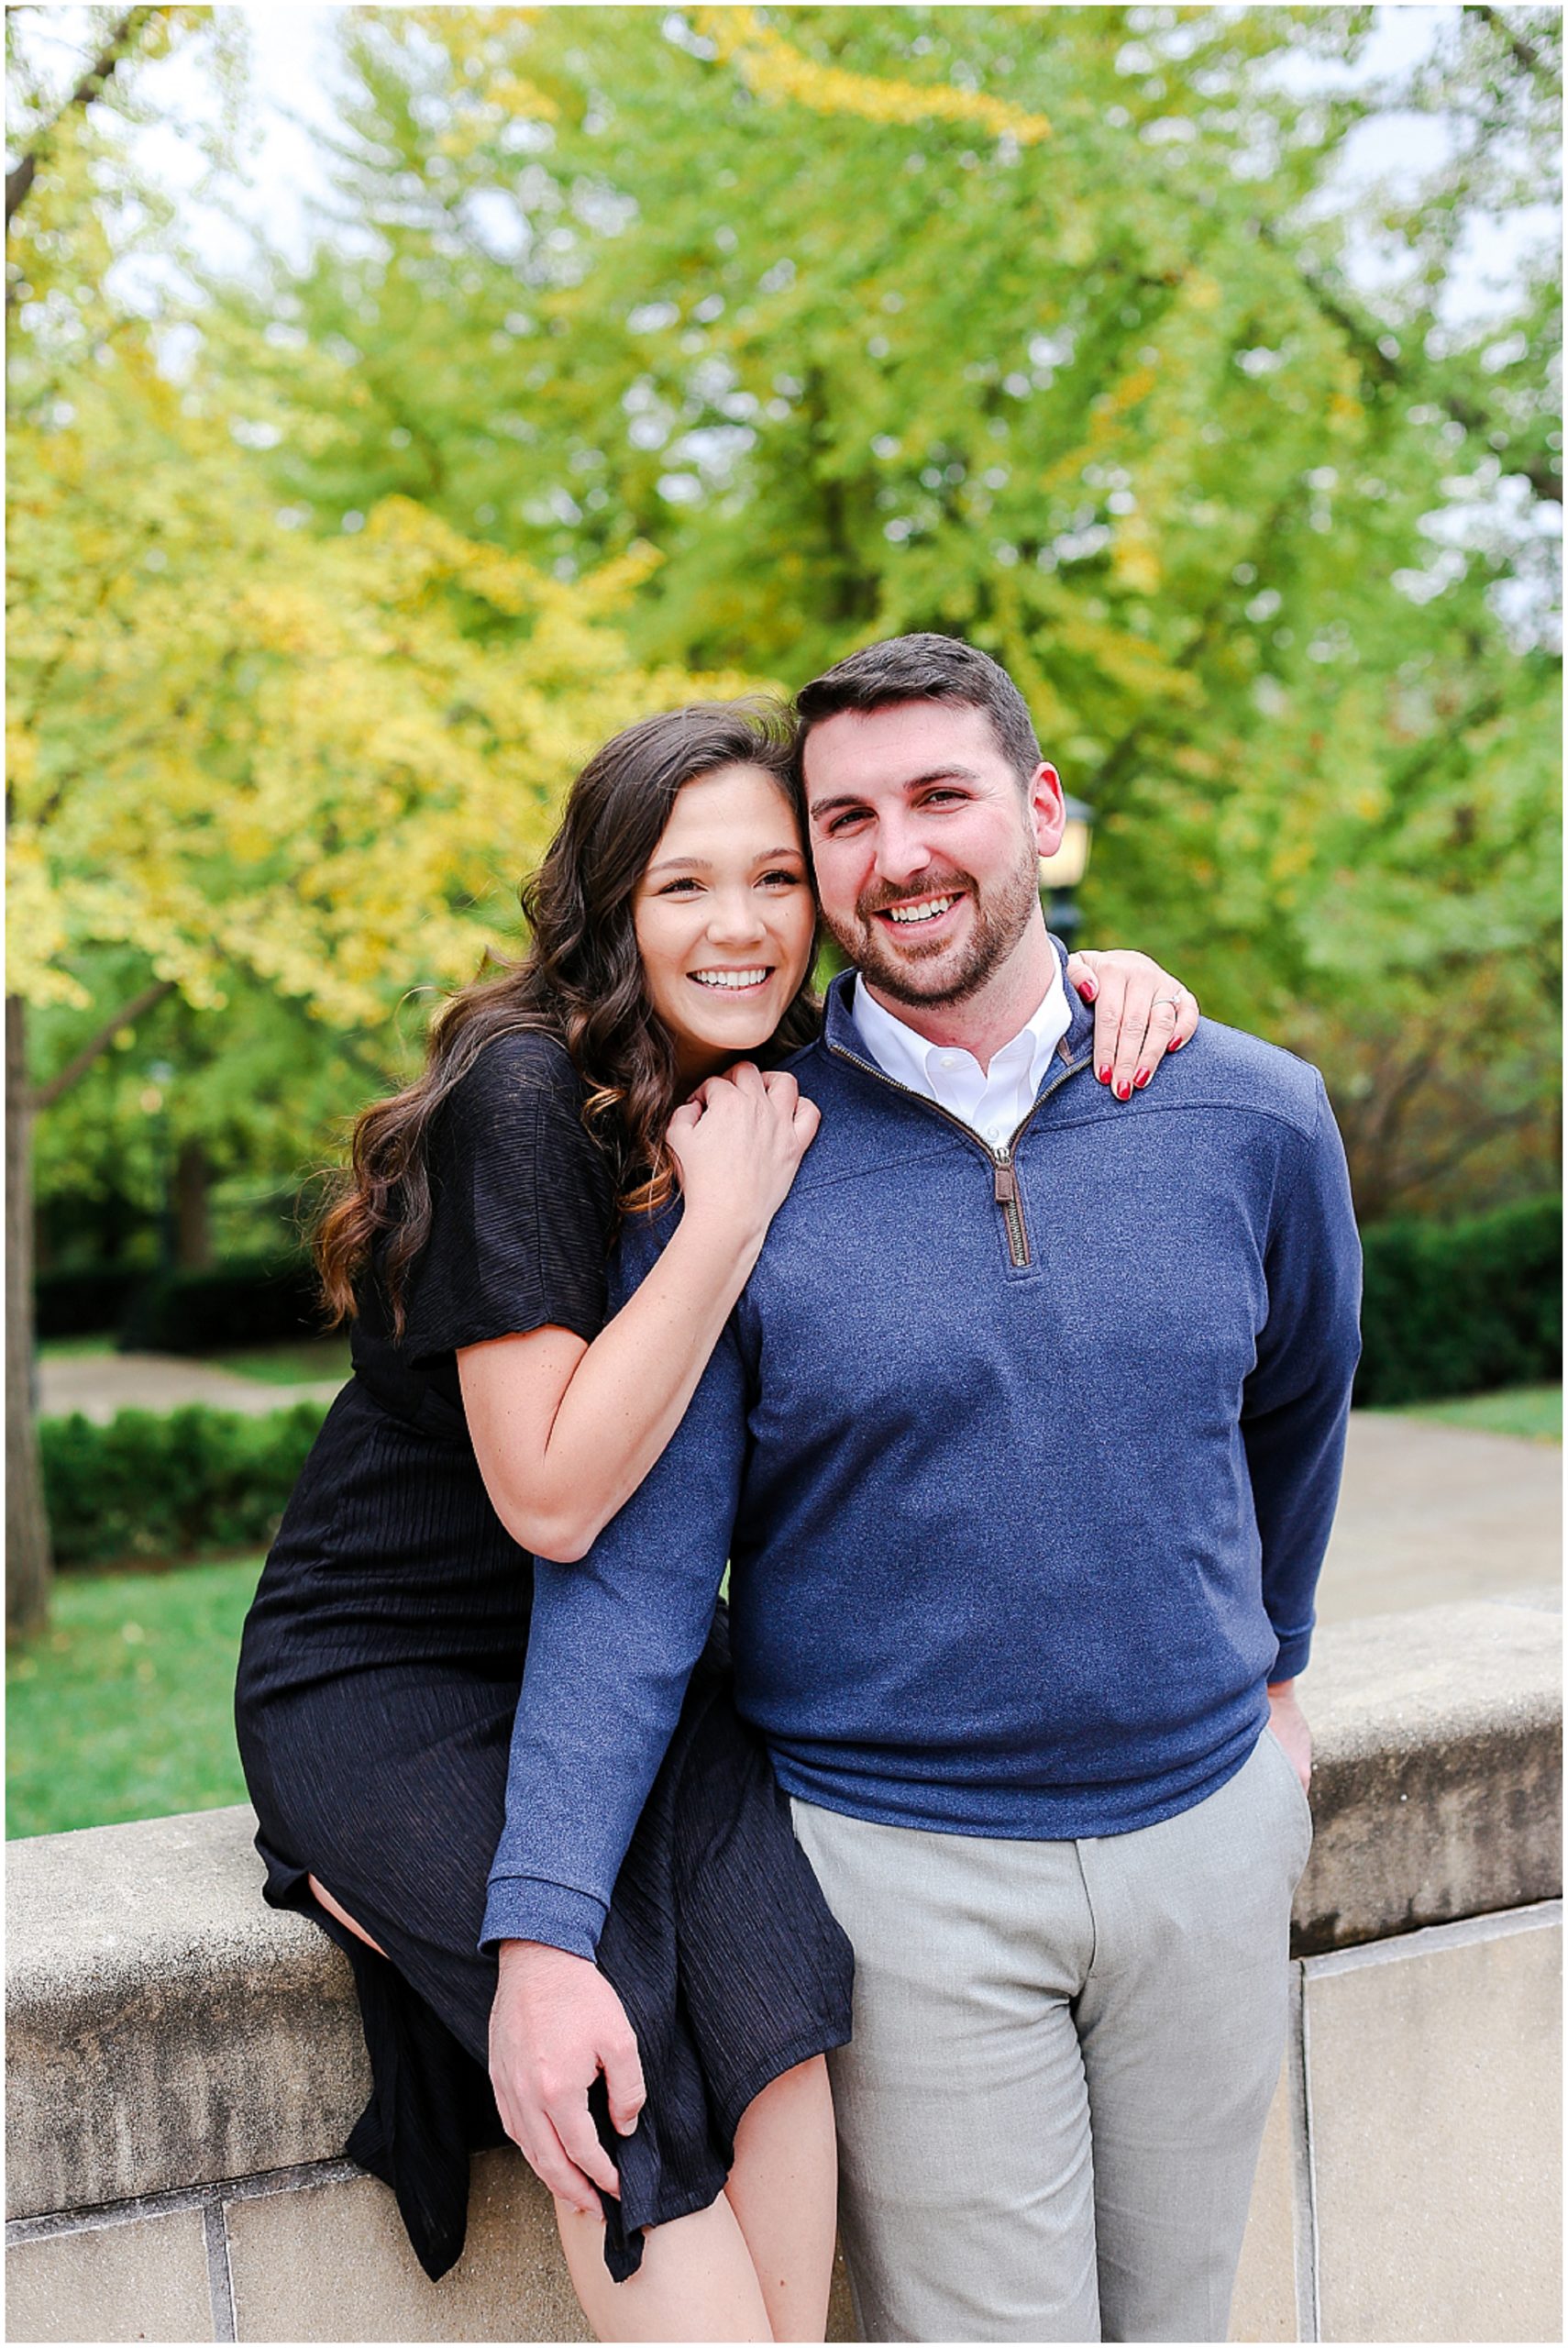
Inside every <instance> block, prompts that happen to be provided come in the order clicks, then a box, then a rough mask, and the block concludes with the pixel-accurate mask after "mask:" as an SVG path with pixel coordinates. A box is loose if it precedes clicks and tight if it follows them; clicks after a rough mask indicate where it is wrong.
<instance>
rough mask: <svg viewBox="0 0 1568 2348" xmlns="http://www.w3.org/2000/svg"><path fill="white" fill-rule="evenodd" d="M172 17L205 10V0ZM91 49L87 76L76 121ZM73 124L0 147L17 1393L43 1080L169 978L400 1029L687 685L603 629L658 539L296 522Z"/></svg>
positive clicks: (139, 38) (120, 185)
mask: <svg viewBox="0 0 1568 2348" xmlns="http://www.w3.org/2000/svg"><path fill="white" fill-rule="evenodd" d="M184 13H186V12H163V11H158V10H133V11H131V12H130V14H129V15H128V16H127V17H124V18H118V19H116V20H115V22H114V23H113V24H106V25H105V26H103V27H101V28H98V34H97V36H96V37H98V38H101V39H103V40H104V41H105V42H108V43H111V44H115V43H117V44H118V47H117V48H115V49H114V51H113V55H114V72H115V77H116V87H118V86H119V85H120V83H122V82H123V81H124V79H125V77H126V75H127V71H128V70H129V69H130V68H131V67H132V66H133V65H134V66H136V67H138V69H140V68H145V67H146V66H147V64H148V62H149V59H154V58H155V52H156V50H157V48H158V46H159V45H160V42H162V41H163V40H164V39H166V38H167V37H169V36H170V35H171V30H173V31H178V30H179V29H180V25H179V24H175V23H174V22H173V20H174V19H175V18H176V17H178V18H180V20H181V23H182V22H183V15H184ZM188 13H189V14H190V15H191V16H192V17H193V18H194V19H195V25H194V31H193V35H192V37H193V38H198V37H203V38H204V12H199V11H193V12H188ZM138 42H141V43H143V44H144V46H143V47H142V48H141V49H139V50H138V49H137V47H136V44H138ZM133 52H134V53H133ZM108 53H109V52H108V50H103V51H100V52H98V62H97V63H96V64H94V68H93V71H92V72H91V73H89V74H86V75H84V76H83V83H81V85H79V90H78V93H77V94H76V96H74V97H73V98H72V100H71V101H69V102H68V105H75V106H76V107H77V110H78V113H79V114H80V115H82V116H85V115H86V113H87V112H88V111H90V110H92V98H93V92H94V90H101V89H103V88H104V87H105V86H106V84H107V80H108V74H109V67H108V65H107V64H106V63H105V62H104V59H105V57H106V56H107V55H108ZM82 91H85V92H86V93H87V95H86V97H85V98H83V97H82V95H81V92H82ZM69 127H70V131H71V135H70V137H67V132H66V118H65V117H61V118H57V119H56V120H55V121H54V122H53V123H52V124H49V123H46V124H45V125H44V127H42V128H40V130H39V137H38V140H37V142H36V148H35V149H30V150H28V152H29V154H30V155H32V156H33V164H32V170H31V173H30V176H29V175H28V174H26V173H25V172H23V171H22V167H21V166H20V165H19V166H18V168H17V174H14V178H13V184H14V185H17V186H19V187H20V188H21V201H19V203H18V206H17V215H16V216H14V218H13V224H12V226H13V252H12V257H11V262H10V266H11V269H12V271H13V275H12V279H11V282H12V285H13V288H14V291H15V293H16V295H17V322H18V323H17V331H16V333H15V335H14V337H13V348H12V369H11V378H10V386H9V389H10V401H11V407H10V415H11V430H10V458H11V466H12V491H11V531H10V548H9V552H10V577H9V597H10V601H9V613H10V624H9V634H10V656H11V657H10V678H9V682H10V711H9V774H10V792H9V798H8V803H7V836H8V848H9V867H10V934H9V953H8V969H7V986H8V990H9V993H8V1000H7V1037H8V1062H7V1066H8V1089H9V1105H10V1109H11V1116H10V1142H9V1147H10V1149H11V1151H12V1153H13V1155H12V1157H11V1161H10V1175H11V1184H10V1193H9V1204H8V1210H7V1212H8V1217H9V1221H8V1226H7V1228H8V1240H9V1246H10V1247H11V1251H12V1252H11V1255H10V1257H9V1260H8V1265H7V1281H6V1288H7V1299H8V1302H7V1311H8V1313H9V1314H10V1316H11V1318H10V1320H9V1322H8V1326H7V1340H6V1342H7V1351H8V1362H9V1364H10V1367H11V1370H12V1378H13V1383H12V1392H13V1394H14V1395H16V1396H23V1395H25V1394H26V1392H27V1390H28V1379H29V1375H30V1353H31V1327H30V1320H29V1285H30V1284H29V1279H28V1238H29V1232H30V1184H29V1142H30V1126H31V1120H32V1117H33V1116H34V1114H36V1113H37V1112H38V1110H39V1107H40V1106H41V1107H44V1108H48V1107H50V1106H52V1104H53V1103H54V1102H56V1101H57V1100H59V1099H61V1097H62V1096H63V1095H64V1093H65V1092H66V1091H68V1090H69V1089H70V1088H71V1087H72V1085H74V1084H76V1083H78V1082H80V1081H81V1080H83V1078H84V1077H85V1076H86V1074H87V1072H88V1071H89V1070H90V1069H93V1068H94V1066H95V1065H96V1064H97V1063H98V1062H99V1061H100V1059H101V1058H102V1056H103V1055H104V1054H105V1053H106V1052H107V1051H109V1050H110V1049H111V1047H113V1045H114V1042H115V1039H116V1036H120V1035H122V1034H123V1033H124V1032H125V1031H126V1030H127V1028H134V1027H136V1026H137V1025H138V1023H139V1022H142V1021H145V1020H147V1019H148V1018H149V1016H150V1015H152V1014H153V1013H156V1012H157V1011H159V1010H160V1008H161V1007H162V1006H165V1005H171V1004H172V1002H173V1001H174V999H175V998H176V997H178V998H179V999H180V1001H181V1002H182V1003H183V1004H184V1005H185V1006H187V1007H188V1010H189V1012H190V1013H193V1014H203V1015H210V1016H218V1015H221V1014H224V1013H226V1012H229V1013H232V1008H233V1001H234V998H235V996H236V995H237V994H238V995H239V996H240V997H244V996H245V995H246V994H247V993H260V994H264V995H270V996H271V997H273V998H276V1000H277V1001H278V1002H281V1003H282V1002H286V1003H289V1004H293V1005H294V1006H296V1007H297V1010H298V1013H299V1014H300V1015H308V1016H311V1017H314V1018H316V1019H318V1020H320V1021H322V1022H324V1023H325V1024H326V1026H327V1027H328V1028H331V1029H335V1030H337V1031H338V1032H339V1034H352V1033H353V1032H355V1031H362V1030H370V1031H374V1030H380V1029H383V1028H385V1027H387V1025H388V1023H389V1022H390V1020H391V1018H392V1013H393V1011H394V1008H395V1005H396V1003H397V1002H398V1000H399V998H400V997H401V996H402V995H403V993H404V992H405V991H406V990H407V989H408V988H409V987H410V986H411V985H416V984H420V983H424V984H426V985H430V984H436V985H444V984H450V983H452V982H454V981H458V980H465V979H467V978H468V977H469V976H470V975H471V973H472V971H473V969H474V968H475V966H476V964H477V962H478V961H479V959H480V955H481V953H482V952H483V951H484V950H485V948H486V947H490V946H491V945H502V944H505V943H509V942H511V938H512V936H513V931H514V916H513V915H510V914H508V912H507V910H506V898H507V896H508V894H509V892H510V890H511V886H512V884H513V881H514V880H515V877H516V875H517V873H518V872H519V871H521V870H522V869H525V868H526V866H527V865H529V864H530V863H531V862H532V861H534V860H535V859H536V857H537V854H538V852H539V850H540V848H541V847H543V845H544V843H545V841H546V840H547V837H548V836H549V832H550V830H551V829H552V827H553V821H554V808H555V805H556V803H557V800H558V794H559V792H560V790H561V789H562V787H563V786H564V784H565V782H566V781H567V780H568V779H569V776H570V774H571V773H572V771H573V770H574V769H575V767H576V766H577V765H579V764H580V762H581V760H582V759H583V758H584V757H585V756H586V754H587V752H588V751H589V749H590V748H591V747H592V746H593V745H594V743H596V742H597V741H598V740H599V739H600V738H601V737H602V734H603V733H604V732H605V731H606V730H608V729H610V728H613V726H615V725H619V724H622V723H624V722H626V721H627V720H629V719H630V718H631V717H632V716H634V715H635V714H640V713H641V712H642V711H643V710H645V709H646V707H647V706H648V705H649V704H650V703H652V702H655V701H657V700H659V699H665V700H679V699H682V698H686V697H688V696H689V695H690V692H692V691H693V690H694V689H695V681H694V680H692V679H691V678H690V676H688V675H687V673H686V672H685V671H684V670H667V671H655V670H649V669H647V668H646V667H639V666H637V665H636V664H635V662H634V660H633V659H632V658H631V656H630V654H629V652H628V650H627V648H626V645H625V643H624V637H623V636H622V634H621V632H620V630H619V628H618V626H616V615H617V614H618V613H619V612H620V610H621V608H622V607H623V605H624V603H625V601H626V599H627V598H628V596H629V595H630V594H631V593H633V592H634V590H635V587H636V586H637V584H638V583H639V581H641V580H642V579H644V578H645V577H646V574H647V572H648V570H649V568H650V566H651V564H652V562H653V559H654V558H653V556H652V555H651V552H650V550H648V549H646V548H629V549H627V550H626V551H625V552H624V553H623V554H622V555H620V556H619V557H618V558H616V559H613V560H611V561H608V562H606V563H604V564H602V565H600V566H599V567H597V568H596V569H595V570H593V572H592V573H591V575H587V574H585V575H584V576H582V577H581V578H580V579H578V580H575V581H569V582H568V581H558V580H556V579H553V578H551V577H549V576H548V575H547V574H546V573H544V572H542V571H540V570H538V569H537V567H536V566H535V565H534V564H533V563H531V562H529V561H528V560H526V559H524V558H522V557H520V556H517V555H514V554H511V553H508V552H506V551H504V550H502V549H501V548H497V547H495V546H493V545H485V544H480V543H476V542H474V541H473V540H471V539H469V538H468V537H464V536H463V535H462V534H460V533H459V532H458V531H457V530H455V529H454V528H453V527H452V526H450V525H449V524H447V522H445V521H444V520H442V519H441V518H440V517H438V516H437V515H434V514H432V513H430V512H429V511H428V510H426V509H425V508H424V507H422V506H420V505H419V504H416V503H414V501H412V500H410V499H408V498H405V497H395V496H394V497H389V498H385V499H383V500H381V501H380V502H379V503H378V504H376V505H375V506H374V507H373V508H372V509H371V510H370V511H369V512H368V513H367V514H366V515H359V516H356V517H355V521H356V524H357V525H359V526H356V527H354V528H352V529H350V530H348V531H339V532H337V534H336V535H335V536H333V537H330V538H326V537H318V536H316V535H315V534H314V533H312V532H310V531H308V530H302V529H300V528H298V527H296V526H293V522H294V519H295V517H293V515H289V514H288V513H286V512H285V513H283V514H282V515H281V514H280V512H279V509H278V501H277V497H276V493H275V492H274V491H273V490H272V489H271V486H270V484H269V482H268V481H267V479H266V477H265V474H264V472H263V471H262V469H261V468H260V466H259V463H258V462H257V460H256V451H255V446H254V444H255V442H256V441H257V439H258V438H259V437H266V435H265V434H259V432H258V430H257V426H256V419H255V414H254V409H253V408H247V409H245V410H237V409H236V407H235V406H234V405H233V404H232V403H231V402H230V400H229V399H228V398H227V396H226V393H225V388H224V385H223V383H222V382H221V380H220V379H218V378H217V377H216V376H215V375H214V374H213V373H211V372H210V371H208V370H207V368H206V367H205V365H204V355H205V344H204V341H202V339H201V338H199V336H198V338H197V340H196V343H195V350H194V357H193V360H192V361H191V362H190V363H189V366H188V369H187V371H186V374H185V377H184V380H182V381H181V380H176V378H175V375H174V373H173V371H171V365H170V363H169V361H168V360H167V357H166V355H165V349H164V347H162V346H161V341H160V338H161V332H162V329H164V328H165V327H167V326H168V325H169V324H170V323H171V319H172V318H173V317H174V316H177V315H178V313H177V311H175V310H174V308H173V307H172V305H165V306H164V307H162V308H161V309H160V310H159V311H158V312H156V313H155V314H152V315H149V314H148V313H147V312H146V311H145V310H142V311H137V310H132V309H130V308H128V307H127V305H126V303H125V301H124V300H123V299H122V298H120V297H117V296H116V293H115V291H114V283H115V281H114V275H113V271H112V268H111V263H112V261H113V260H114V258H115V257H116V247H115V245H114V243H113V241H112V239H111V238H110V234H109V227H108V223H109V222H110V220H111V219H112V218H113V217H114V216H115V214H114V210H113V206H114V205H116V204H117V205H120V206H121V207H122V208H123V205H124V199H125V195H126V192H127V187H128V186H129V185H130V182H129V180H128V179H127V169H128V167H127V162H126V159H125V153H124V150H123V146H122V145H121V144H119V143H117V142H116V136H115V131H116V126H115V124H114V123H113V122H111V123H109V124H107V125H102V124H97V123H94V124H92V125H88V126H86V127H81V126H80V125H78V124H76V123H75V121H74V120H73V119H72V121H71V123H70V126H69ZM26 160H27V159H26V158H24V161H26ZM24 180H25V181H26V184H25V185H24V184H23V182H24ZM24 201H25V206H26V209H25V210H23V209H22V202H24ZM269 429H270V430H272V431H281V430H282V426H279V425H276V424H271V425H270V426H269ZM715 682H716V683H718V684H719V685H720V686H721V687H722V686H723V683H725V682H732V683H733V680H722V679H721V680H716V681H715ZM105 983H107V984H109V985H110V986H112V987H113V988H114V990H115V991H114V992H113V993H112V994H111V995H110V996H109V997H107V998H105V996H104V995H103V994H101V993H99V992H97V991H95V990H96V989H97V988H99V987H101V986H103V985H104V984H105ZM127 987H128V988H129V989H130V991H129V992H128V994H127V993H126V992H124V991H121V990H123V989H125V988H127ZM29 1011H30V1012H32V1013H35V1014H36V1013H45V1012H48V1013H56V1014H65V1013H69V1014H72V1017H74V1018H75V1019H76V1020H78V1021H79V1022H80V1026H79V1028H78V1030H77V1033H76V1034H74V1035H72V1034H70V1033H67V1034H64V1035H58V1034H57V1036H56V1038H55V1041H56V1042H57V1045H58V1047H59V1048H60V1049H61V1052H62V1055H63V1056H62V1058H61V1060H60V1061H58V1062H57V1063H56V1064H55V1065H54V1066H52V1067H51V1068H41V1067H38V1066H36V1065H34V1064H33V1062H32V1060H31V1058H30V1056H29V1054H28V1045H27V1035H26V1021H27V1017H28V1013H29ZM252 1072H254V1059H253V1069H252ZM198 1081H200V1078H199V1077H198ZM12 1417H13V1424H14V1436H13V1440H14V1444H15V1449H14V1452H13V1454H12V1469H13V1475H12V1499H11V1503H10V1505H11V1507H12V1510H13V1515H12V1519H11V1540H10V1545H9V1551H10V1554H9V1560H8V1566H9V1579H8V1621H9V1623H10V1624H11V1626H12V1628H13V1629H23V1630H25V1629H28V1628H30V1627H32V1626H34V1625H36V1623H38V1621H39V1619H41V1614H42V1611H43V1608H44V1605H45V1603H46V1601H47V1592H48V1581H49V1556H48V1545H47V1532H46V1528H45V1526H44V1523H43V1516H42V1509H41V1502H40V1501H39V1490H38V1484H37V1478H36V1465H37V1452H36V1441H35V1439H34V1436H33V1433H32V1429H31V1424H30V1414H29V1413H28V1412H27V1411H26V1410H14V1412H13V1414H12Z"/></svg>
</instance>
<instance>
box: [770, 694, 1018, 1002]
mask: <svg viewBox="0 0 1568 2348" xmlns="http://www.w3.org/2000/svg"><path fill="white" fill-rule="evenodd" d="M803 769H804V775H805V786H806V788H805V800H806V808H807V814H808V821H809V825H810V837H811V851H812V863H813V865H814V866H815V868H816V879H817V892H818V895H819V897H820V898H821V901H822V909H823V920H824V921H825V922H826V924H827V926H828V927H829V929H830V930H831V931H832V932H833V934H834V937H835V938H836V939H837V940H838V942H839V944H840V946H842V947H843V948H844V950H845V953H846V954H847V955H848V957H849V958H850V960H851V961H852V962H854V963H855V964H856V966H857V967H858V969H860V970H861V971H862V972H863V973H864V975H865V977H866V979H867V980H868V981H869V983H870V985H871V987H872V988H873V990H874V991H876V992H877V993H878V994H882V995H886V996H887V997H888V998H889V1001H890V1002H901V1003H907V1004H911V1005H915V1004H922V1003H932V1004H934V1003H944V1002H964V1001H966V999H967V998H968V997H970V996H971V995H973V994H975V993H976V992H977V991H978V990H979V989H980V988H981V987H983V986H984V985H985V984H986V982H987V980H988V979H989V978H990V977H991V976H992V975H993V973H994V972H996V971H997V970H998V969H999V968H1000V967H1001V965H1002V964H1003V963H1004V962H1005V961H1006V960H1007V959H1008V957H1009V956H1010V954H1011V953H1012V952H1013V951H1014V949H1015V948H1016V947H1018V945H1019V944H1020V941H1021V939H1022V937H1023V936H1024V934H1025V932H1026V931H1027V930H1028V928H1029V927H1030V925H1031V923H1032V921H1033V920H1034V919H1035V918H1036V916H1037V914H1038V910H1039V902H1040V901H1039V865H1038V858H1040V857H1041V856H1042V855H1049V854H1050V853H1051V851H1052V849H1054V848H1055V847H1057V846H1059V844H1060V841H1061V835H1062V826H1063V821H1064V814H1063V806H1062V788H1061V784H1060V783H1059V781H1057V778H1056V773H1055V769H1054V768H1052V767H1048V766H1041V767H1039V768H1037V769H1036V770H1035V772H1034V774H1033V776H1032V778H1030V779H1029V781H1027V783H1026V782H1025V781H1024V780H1023V779H1022V778H1021V776H1019V775H1018V774H1016V773H1015V772H1014V771H1013V769H1012V768H1011V766H1010V764H1009V763H1008V761H1007V759H1005V758H1004V756H1003V755H1002V752H1001V750H1000V748H999V746H998V743H997V739H996V736H995V734H994V733H993V731H992V728H991V724H990V720H989V719H988V716H987V715H986V713H985V712H984V711H983V710H980V709H974V708H969V707H967V706H958V705H955V704H954V703H948V702H937V701H911V702H897V703H893V704H891V705H890V706H889V707H888V708H886V709H877V710H869V711H865V712H862V711H858V710H844V711H841V712H840V713H839V714H837V715H836V716H834V717H825V718H823V719H822V720H820V721H819V722H818V723H817V724H816V725H813V726H812V729H811V732H810V733H809V734H808V736H807V737H806V745H805V754H804V760H803Z"/></svg>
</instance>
